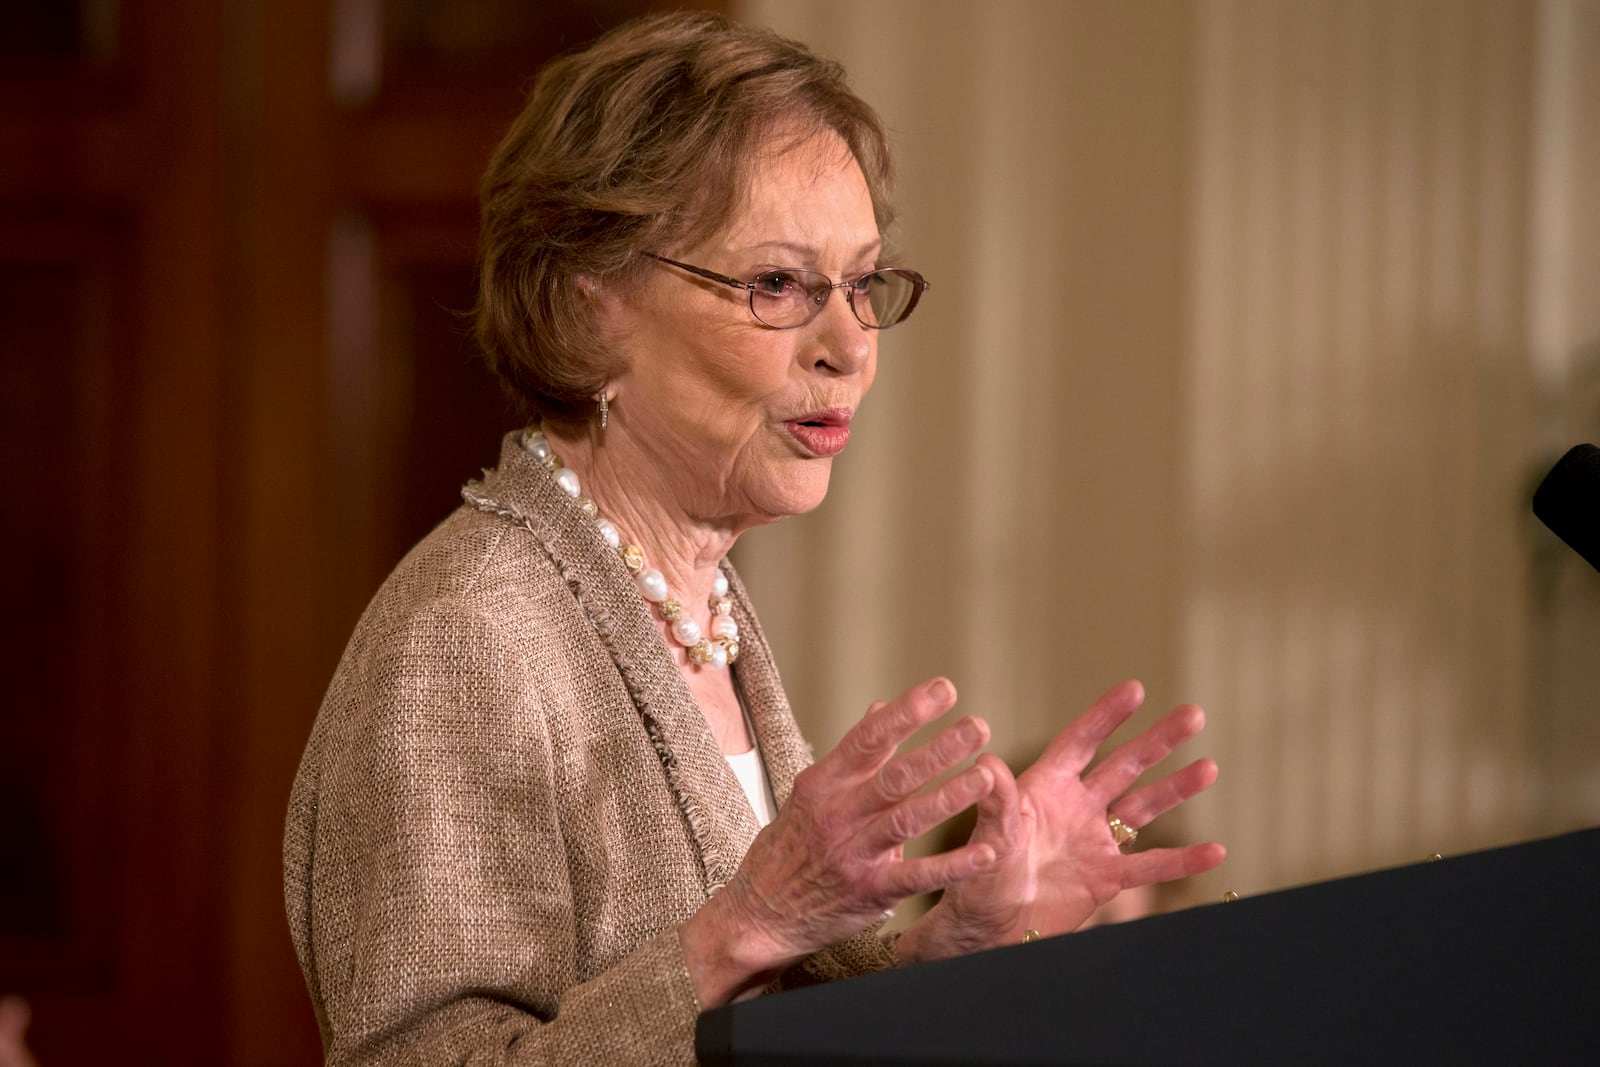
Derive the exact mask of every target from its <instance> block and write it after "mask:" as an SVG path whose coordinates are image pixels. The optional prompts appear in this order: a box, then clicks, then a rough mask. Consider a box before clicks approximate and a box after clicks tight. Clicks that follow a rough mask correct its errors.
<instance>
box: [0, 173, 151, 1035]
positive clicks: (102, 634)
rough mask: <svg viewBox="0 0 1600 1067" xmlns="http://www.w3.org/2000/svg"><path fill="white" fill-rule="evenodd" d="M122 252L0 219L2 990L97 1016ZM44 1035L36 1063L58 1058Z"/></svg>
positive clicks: (113, 915)
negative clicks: (88, 1009)
mask: <svg viewBox="0 0 1600 1067" xmlns="http://www.w3.org/2000/svg"><path fill="white" fill-rule="evenodd" d="M128 251H129V232H128V229H127V227H126V226H125V225H123V224H122V220H121V219H120V218H118V217H117V216H116V215H115V214H113V213H108V212H103V211H100V212H91V211H87V210H80V211H79V212H76V213H71V214H61V213H57V212H54V211H52V210H49V209H46V208H42V207H40V206H38V205H33V206H30V205H22V204H17V205H11V206H10V207H9V208H8V209H7V210H5V211H4V212H0V354H3V358H0V454H3V455H5V456H6V457H7V461H6V463H4V464H0V555H3V558H4V559H5V560H6V561H7V565H6V566H5V567H4V568H0V604H4V605H6V617H5V621H4V627H3V629H4V638H3V640H0V677H3V678H4V679H5V685H6V698H5V705H6V708H7V709H8V710H7V712H6V713H5V714H4V715H0V841H4V842H6V847H5V848H4V849H3V850H0V991H20V992H24V993H26V994H28V995H30V996H32V997H34V998H35V999H36V1000H38V999H39V998H40V997H43V998H45V1000H44V1001H43V1003H45V1004H49V1003H52V1002H53V1001H56V1002H58V1001H59V1000H61V999H66V1000H71V1001H74V1002H77V1003H82V1004H91V1005H95V1006H97V1007H98V1009H99V1010H101V1011H108V1010H109V1009H111V1008H112V1007H113V1006H114V1004H115V988H114V985H115V974H116V966H115V964H116V955H115V952H114V950H113V946H115V945H117V944H118V943H119V942H120V940H121V939H122V936H123V931H122V929H121V927H120V924H121V923H122V922H123V921H125V919H126V916H124V915H123V914H122V913H120V912H119V910H118V909H115V908H107V907H106V899H107V898H106V890H107V887H108V886H116V885H118V884H119V883H120V882H121V881H122V878H123V875H124V873H125V871H124V865H123V863H122V859H121V856H122V853H121V849H120V845H121V843H122V841H123V840H124V837H125V835H126V833H127V832H128V830H129V827H128V824H127V821H126V819H125V817H124V810H123V807H122V804H121V800H122V798H123V797H124V795H125V792H126V790H127V788H128V786H129V782H128V779H127V776H126V775H125V774H124V773H123V768H122V765H121V764H120V763H119V762H118V760H117V759H116V756H117V753H118V752H119V750H120V748H121V745H122V742H123V741H124V739H125V737H126V733H125V731H126V727H127V724H126V721H125V718H124V715H123V712H122V709H121V708H120V707H119V705H118V702H117V700H116V694H117V692H118V683H119V681H120V680H121V678H122V674H123V670H124V660H123V657H122V652H121V642H120V641H119V630H120V628H121V627H122V626H123V625H124V624H125V615H124V613H123V608H122V600H121V597H120V595H119V589H118V573H117V564H116V561H117V560H118V558H119V556H120V555H121V552H120V549H119V543H120V542H121V541H122V539H123V538H125V537H126V536H127V532H128V531H127V526H126V523H125V522H124V521H123V518H122V505H123V504H124V503H125V497H124V495H123V492H122V490H121V488H120V487H119V485H118V482H117V479H116V477H115V459H116V455H117V451H116V450H117V446H118V443H119V441H118V437H119V435H118V431H117V425H116V412H117V409H118V403H119V392H120V391H121V389H122V388H123V387H124V386H125V385H126V381H125V371H126V368H125V367H123V366H120V365H119V363H118V360H117V358H116V352H115V338H116V337H117V336H118V335H119V333H125V332H127V331H130V330H131V329H132V328H133V327H134V322H133V317H132V309H131V307H130V305H129V303H128V301H127V299H126V292H127V285H128V280H129V275H128V270H127V261H128ZM44 1014H45V1015H46V1017H47V1018H48V1017H49V1015H50V1012H49V1011H48V1010H47V1011H46V1012H45V1013H44ZM51 1030H52V1026H51V1025H50V1024H48V1023H47V1025H46V1027H45V1029H44V1030H43V1035H44V1036H43V1043H42V1044H41V1046H40V1047H41V1052H44V1053H47V1054H49V1053H63V1054H69V1053H70V1051H71V1049H72V1047H73V1046H72V1045H71V1043H70V1041H67V1040H65V1037H64V1035H62V1034H60V1033H59V1032H58V1033H57V1034H56V1036H57V1037H59V1038H61V1040H59V1041H57V1042H56V1043H54V1044H53V1045H52V1043H51V1039H52V1034H51Z"/></svg>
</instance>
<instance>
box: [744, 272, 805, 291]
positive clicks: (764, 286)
mask: <svg viewBox="0 0 1600 1067" xmlns="http://www.w3.org/2000/svg"><path fill="white" fill-rule="evenodd" d="M755 285H756V289H755V291H756V292H757V293H759V294H760V295H762V296H788V297H794V296H799V295H800V294H801V293H802V292H803V291H804V289H805V287H804V286H803V285H801V284H800V279H799V278H796V277H795V276H794V275H793V274H791V273H789V272H788V271H783V270H769V271H767V272H765V273H763V274H758V275H756V281H755Z"/></svg>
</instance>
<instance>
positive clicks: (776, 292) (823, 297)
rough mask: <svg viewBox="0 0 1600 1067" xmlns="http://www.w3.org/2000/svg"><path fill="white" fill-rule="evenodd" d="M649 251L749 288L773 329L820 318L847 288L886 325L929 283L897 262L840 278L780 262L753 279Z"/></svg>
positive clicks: (858, 309) (862, 314) (754, 306)
mask: <svg viewBox="0 0 1600 1067" xmlns="http://www.w3.org/2000/svg"><path fill="white" fill-rule="evenodd" d="M645 255H647V256H649V257H650V258H651V259H655V260H660V261H661V262H662V263H665V264H667V265H668V266H669V267H677V268H678V269H679V270H686V271H688V272H689V273H690V274H695V275H699V276H700V277H702V278H708V279H710V280H711V281H714V282H721V283H722V284H723V285H731V286H733V287H734V288H735V289H743V290H746V291H747V292H748V293H749V294H750V314H752V315H754V316H755V317H756V318H757V319H758V320H759V321H760V322H762V323H765V324H766V325H768V326H771V327H772V328H773V329H775V330H793V329H795V328H797V327H800V326H804V325H805V324H806V323H808V322H810V321H811V320H812V319H814V318H816V317H817V313H818V312H820V311H821V310H822V309H823V307H825V306H826V305H827V303H828V297H830V296H832V295H833V291H834V290H835V289H843V290H844V296H845V300H847V301H848V302H849V304H850V310H851V312H852V313H854V315H855V317H856V320H857V321H858V322H860V323H861V325H863V326H866V327H868V328H869V329H873V330H887V329H888V328H889V327H891V326H898V325H899V324H900V323H902V322H904V321H906V319H908V318H910V317H911V312H912V311H914V310H916V307H917V301H918V300H920V299H922V292H923V290H924V289H927V288H928V286H929V284H930V283H929V282H928V280H927V279H925V278H924V277H923V276H922V275H920V274H918V273H917V272H916V271H914V270H902V269H900V268H899V267H879V268H878V269H877V270H869V271H867V272H866V273H865V274H858V275H856V276H855V277H854V278H846V279H845V280H844V281H842V282H836V281H834V280H833V279H832V278H829V277H828V276H827V275H826V274H823V273H821V272H820V271H814V270H801V269H799V268H796V267H780V268H778V269H777V270H764V271H762V272H761V273H760V274H757V275H756V278H755V281H753V282H741V281H740V280H739V279H737V278H730V277H728V276H727V275H726V274H718V273H717V272H716V271H711V270H706V269H705V268H704V267H694V266H690V265H689V264H688V263H679V262H678V261H677V260H675V259H668V258H667V257H666V256H658V255H656V254H655V253H654V252H646V253H645Z"/></svg>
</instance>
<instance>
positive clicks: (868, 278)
mask: <svg viewBox="0 0 1600 1067" xmlns="http://www.w3.org/2000/svg"><path fill="white" fill-rule="evenodd" d="M885 280H886V279H885V278H884V276H883V275H881V274H879V273H878V272H877V271H868V272H867V273H866V274H863V275H862V276H861V277H859V278H857V279H855V280H854V281H852V282H851V283H850V288H851V289H853V290H854V291H855V292H858V293H870V292H871V291H872V290H873V289H876V288H880V287H881V286H883V284H884V282H885Z"/></svg>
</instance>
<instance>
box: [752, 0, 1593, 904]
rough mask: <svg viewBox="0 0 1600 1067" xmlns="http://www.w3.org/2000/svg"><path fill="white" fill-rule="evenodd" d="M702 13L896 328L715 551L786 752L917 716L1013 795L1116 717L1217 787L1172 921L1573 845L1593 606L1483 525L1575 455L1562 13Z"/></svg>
mask: <svg viewBox="0 0 1600 1067" xmlns="http://www.w3.org/2000/svg"><path fill="white" fill-rule="evenodd" d="M742 10H743V12H744V13H745V14H746V16H747V17H749V18H751V19H752V20H753V21H757V22H763V23H766V24H769V25H773V26H775V27H777V28H779V29H780V30H783V31H784V32H788V33H791V34H793V35H795V36H798V37H800V38H802V39H805V40H808V41H810V42H812V43H813V44H814V45H815V46H816V47H817V48H818V49H819V50H821V51H823V52H825V53H827V54H830V55H833V56H835V57H836V58H838V59H840V60H841V61H842V62H843V63H844V64H845V66H846V68H847V69H849V70H850V72H851V74H852V78H853V81H854V83H855V85H856V87H857V88H858V89H859V90H860V91H861V92H862V94H863V95H864V96H866V97H867V98H868V99H869V100H871V101H873V102H874V103H875V104H876V105H877V106H878V107H879V108H880V109H881V110H882V112H883V113H884V115H885V117H886V118H887V119H888V121H889V123H890V125H891V126H892V127H893V129H894V132H895V136H896V141H897V144H898V147H899V149H900V155H899V158H900V161H901V164H902V168H903V175H904V178H903V185H902V190H903V196H902V204H903V213H902V220H903V225H902V233H901V243H902V244H903V245H904V246H905V248H906V249H907V250H908V255H907V257H906V259H907V261H908V262H910V263H911V264H912V265H914V266H916V267H918V269H921V270H923V271H924V273H926V274H927V275H928V276H929V277H930V278H932V279H933V280H934V282H935V285H936V288H935V289H934V290H933V291H932V292H931V293H930V294H929V298H928V299H929V302H928V304H927V305H925V308H926V310H925V311H923V310H919V312H918V317H917V318H916V319H915V320H913V322H912V323H911V324H909V325H908V326H906V327H904V328H903V329H902V330H901V331H897V332H896V333H894V334H890V335H888V336H887V337H886V338H885V340H884V346H883V358H882V363H881V366H880V377H879V384H878V385H877V387H876V390H875V392H874V394H873V396H872V397H871V398H870V399H869V401H868V404H867V406H866V408H865V409H864V413H863V416H862V419H861V421H860V424H859V425H860V430H861V432H860V434H859V436H858V438H857V440H856V441H855V443H853V444H852V446H851V450H850V451H849V452H848V453H847V454H846V455H845V457H844V458H843V459H842V460H841V461H840V462H839V463H838V464H836V476H835V485H834V490H833V493H832V494H831V496H830V499H829V501H828V503H827V504H826V505H825V506H824V507H823V508H822V509H821V510H820V511H819V512H818V513H817V514H816V515H814V516H809V517H807V518H805V519H802V520H796V521H793V522H790V523H788V524H785V525H784V526H782V527H778V528H775V529H773V530H770V531H761V532H758V533H756V534H753V535H751V536H750V537H749V538H747V539H746V541H745V543H743V544H741V546H740V550H739V552H740V560H741V566H742V567H743V569H744V572H745V574H746V575H747V577H748V579H749V581H750V583H751V585H752V586H753V588H754V589H755V591H756V593H757V595H758V597H759V598H760V602H761V605H762V611H763V618H764V619H765V620H766V622H767V625H768V628H769V630H770V631H771V633H772V636H773V639H774V641H775V643H776V645H777V651H778V654H779V658H780V662H781V663H783V664H785V665H786V668H787V669H786V672H785V673H786V677H787V678H788V679H789V680H790V688H791V692H792V695H793V696H794V698H795V702H796V706H797V709H798V711H799V713H800V715H801V718H802V722H803V724H804V725H805V726H806V728H807V730H808V732H809V733H810V734H811V736H812V737H813V739H814V740H815V741H816V742H817V743H818V744H819V746H825V745H828V744H831V743H832V741H833V740H834V739H835V738H837V736H838V734H839V733H840V732H841V731H842V730H843V729H844V728H845V727H846V726H847V725H848V724H849V722H851V721H853V720H854V718H855V716H856V715H858V714H859V711H860V709H861V708H862V706H863V705H864V704H865V703H866V702H867V701H868V700H869V699H871V698H873V697H875V696H879V695H883V694H887V693H891V692H893V691H895V690H897V689H898V688H900V687H901V686H903V685H905V684H906V683H908V682H909V681H911V680H913V679H915V678H917V677H920V676H921V675H924V674H927V673H931V672H935V671H942V672H946V673H948V674H950V675H951V676H952V677H953V678H955V680H956V682H957V684H958V685H959V686H960V687H961V688H962V692H963V697H964V705H965V706H966V707H968V708H969V709H971V710H975V711H979V712H981V713H983V714H985V715H986V716H987V717H989V719H990V720H991V722H992V723H993V724H994V726H995V734H996V747H997V748H998V749H999V750H1000V751H1001V752H1002V753H1003V754H1006V755H1008V756H1013V757H1014V756H1018V755H1021V754H1023V753H1025V752H1027V751H1028V750H1030V749H1031V748H1032V747H1034V746H1036V745H1037V744H1038V743H1040V742H1041V741H1042V740H1043V739H1044V738H1045V737H1047V736H1048V735H1049V733H1050V732H1051V731H1052V730H1053V729H1054V728H1055V726H1056V724H1058V723H1059V722H1061V721H1063V720H1064V719H1065V717H1067V716H1068V715H1069V714H1070V713H1071V712H1073V711H1074V710H1076V709H1077V708H1078V707H1080V706H1081V705H1082V704H1083V703H1085V702H1086V701H1087V700H1088V699H1090V698H1092V697H1093V696H1094V695H1095V694H1096V693H1097V692H1098V690H1099V689H1100V688H1101V687H1103V686H1104V685H1107V684H1109V683H1110V682H1112V681H1114V680H1116V679H1117V678H1119V677H1122V676H1126V675H1137V676H1140V677H1142V678H1144V680H1145V681H1146V682H1147V684H1148V685H1149V688H1150V690H1151V696H1152V703H1153V704H1158V705H1160V706H1161V707H1165V706H1166V705H1168V704H1170V703H1172V702H1175V701H1177V700H1196V701H1199V702H1201V703H1203V704H1206V705H1207V706H1208V708H1209V709H1210V710H1211V712H1212V723H1213V725H1212V728H1211V730H1210V731H1208V736H1207V738H1206V740H1205V743H1204V746H1203V750H1204V751H1205V752H1206V753H1207V754H1210V755H1214V756H1216V757H1217V758H1218V759H1219V760H1221V761H1222V762H1223V764H1224V776H1223V782H1222V784H1221V785H1220V786H1219V787H1218V790H1217V792H1216V794H1215V795H1214V796H1212V797H1208V798H1206V799H1205V800H1203V801H1201V802H1200V803H1198V804H1196V805H1195V806H1194V811H1193V812H1192V813H1191V816H1190V817H1189V819H1188V825H1187V826H1186V827H1184V829H1185V830H1186V831H1187V832H1191V833H1196V834H1205V835H1207V836H1214V837H1217V838H1220V839H1222V840H1224V841H1226V842H1228V844H1229V845H1230V847H1231V849H1232V855H1231V857H1230V860H1229V862H1228V863H1227V864H1226V865H1225V866H1224V868H1223V870H1222V871H1221V872H1219V873H1217V874H1215V875H1212V876H1208V878H1207V879H1203V880H1199V881H1198V882H1197V884H1196V885H1193V886H1191V887H1189V895H1190V898H1191V899H1211V898H1213V897H1214V895H1215V894H1220V892H1221V891H1222V889H1223V888H1226V887H1230V886H1232V887H1236V888H1239V889H1240V890H1242V891H1246V892H1248V891H1257V890H1261V889H1266V888H1271V887H1274V886H1279V885H1284V884H1289V883H1292V882H1297V881H1303V880H1307V879H1311V878H1321V877H1329V876H1332V875H1336V874H1340V873H1346V872H1349V871H1354V870H1359V869H1364V868H1368V867H1373V866H1379V865H1385V864H1392V863H1398V862H1405V861H1409V860H1412V859H1415V858H1417V857H1418V856H1419V855H1421V854H1422V853H1424V852H1426V851H1431V850H1433V849H1436V848H1437V849H1440V850H1443V851H1453V850H1459V849H1464V848H1471V847H1478V846H1483V845H1488V844H1493V843H1497V842H1500V841H1506V840H1512V839H1516V838H1522V837H1529V836H1535V835H1537V834H1539V833H1540V832H1544V831H1549V832H1555V831H1558V830H1561V829H1566V828H1570V827H1573V826H1577V825H1584V824H1591V823H1596V822H1600V795H1597V794H1600V787H1597V786H1596V784H1595V778H1596V772H1595V771H1594V770H1593V768H1594V767H1596V766H1597V765H1600V738H1596V737H1593V736H1591V735H1593V734H1594V732H1595V728H1594V727H1591V726H1587V725H1586V724H1588V723H1590V722H1593V721H1596V720H1600V715H1595V714H1594V712H1595V711H1596V710H1597V707H1600V697H1597V696H1596V695H1595V694H1596V693H1600V666H1597V662H1596V661H1600V655H1592V656H1586V655H1585V654H1584V650H1585V649H1586V648H1587V649H1592V648H1594V647H1600V629H1596V622H1595V619H1594V616H1595V614H1596V612H1595V611H1594V610H1592V609H1593V605H1594V604H1596V602H1597V601H1600V583H1597V582H1596V581H1595V580H1594V579H1595V576H1594V575H1592V573H1588V572H1586V571H1583V570H1582V567H1581V563H1580V564H1577V565H1576V567H1574V566H1573V565H1572V564H1571V563H1570V561H1566V560H1562V559H1561V558H1560V556H1559V554H1557V555H1555V556H1554V557H1551V558H1553V559H1555V560H1556V561H1557V562H1556V563H1555V564H1553V565H1552V566H1553V567H1554V568H1555V571H1553V572H1552V573H1556V574H1557V580H1558V585H1559V590H1560V594H1561V595H1560V597H1559V598H1558V599H1557V600H1555V601H1554V602H1552V601H1551V600H1550V599H1549V598H1541V596H1540V595H1539V594H1538V592H1537V586H1536V584H1535V579H1536V578H1537V574H1535V573H1534V568H1533V567H1532V565H1531V564H1530V559H1531V556H1532V553H1531V551H1530V545H1536V544H1538V543H1539V542H1538V540H1537V539H1536V538H1535V536H1534V533H1535V531H1532V530H1531V529H1530V528H1529V521H1528V520H1527V518H1526V515H1525V503H1524V499H1525V493H1526V490H1527V482H1528V479H1529V477H1530V472H1531V471H1532V470H1534V469H1535V468H1536V467H1537V466H1539V465H1540V464H1541V463H1545V464H1547V463H1548V461H1549V459H1552V458H1553V456H1550V455H1548V450H1549V449H1551V448H1552V447H1554V444H1555V443H1556V442H1557V441H1561V440H1565V441H1567V442H1568V443H1570V442H1571V441H1572V440H1576V439H1577V438H1578V437H1581V436H1585V435H1587V436H1588V437H1589V438H1591V439H1593V438H1596V437H1600V409H1597V408H1600V406H1597V407H1596V408H1590V409H1588V410H1579V409H1577V408H1575V407H1574V405H1573V404H1572V403H1571V400H1570V396H1571V394H1572V388H1573V382H1574V381H1580V382H1581V381H1582V380H1587V381H1590V382H1593V381H1594V378H1595V376H1594V375H1593V374H1592V372H1591V376H1590V377H1589V378H1588V379H1583V378H1582V374H1583V373H1584V372H1583V370H1582V367H1583V365H1584V364H1583V357H1582V352H1583V351H1584V350H1585V346H1587V349H1588V350H1590V351H1592V350H1593V349H1594V347H1595V345H1596V338H1597V337H1600V321H1597V319H1596V311H1595V302H1594V301H1593V300H1592V299H1591V298H1589V297H1586V296H1585V295H1584V294H1586V293H1588V294H1592V293H1593V292H1595V291H1597V290H1596V288H1595V275H1596V271H1597V269H1600V266H1597V264H1600V258H1597V257H1600V233H1597V229H1596V223H1595V221H1594V219H1595V215H1596V212H1595V211H1594V209H1593V206H1592V201H1593V197H1592V195H1587V194H1586V193H1585V191H1584V190H1587V189H1589V188H1592V187H1593V180H1592V176H1593V175H1594V174H1595V173H1597V171H1596V169H1595V165H1594V156H1595V151H1596V144H1597V140H1600V93H1596V92H1595V76H1594V74H1593V73H1592V71H1593V69H1594V68H1595V60H1597V59H1600V4H1596V3H1593V2H1591V0H1545V2H1543V3H1537V4H1533V3H1530V4H1522V3H1510V2H1473V3H1469V2H1460V0H1450V2H1440V3H1408V4H1402V5H1394V4H1387V3H1379V2H1366V3H1361V2H1350V3H1332V2H1328V3H1315V2H1308V3H1295V4H1285V3H1262V2H1257V3H1233V2H1213V3H1139V4H1127V3H1118V2H1110V0H1107V2H1094V3H1089V2H1082V3H1057V2H1049V0H1038V2H1030V0H1013V2H1010V3H1000V4H986V5H976V4H967V3H958V2H945V3H926V2H921V3H912V2H902V0H880V2H878V3H874V4H871V5H862V4H856V3H832V2H821V0H818V2H814V3H811V4H805V5H792V4H778V3H772V2H770V0H746V2H745V3H744V4H743V5H742ZM1585 175H1587V176H1588V178H1587V179H1585V177H1584V176H1585ZM1586 200H1587V201H1589V203H1586V202H1585V201H1586ZM1592 392H1593V390H1592V389H1591V395H1592ZM1563 405H1564V406H1563ZM1558 408H1560V411H1559V412H1558V410H1557V409H1558ZM1556 422H1560V423H1561V424H1562V428H1561V429H1560V430H1552V429H1551V427H1552V425H1554V424H1555V423H1556ZM1584 427H1587V429H1586V430H1585V429H1584ZM1566 435H1576V436H1566ZM1591 638H1592V639H1593V640H1592V641H1591ZM1584 745H1587V746H1588V747H1587V748H1586V749H1585V748H1584V747H1583V746H1584ZM1584 753H1587V754H1586V755H1585V754H1584Z"/></svg>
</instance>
